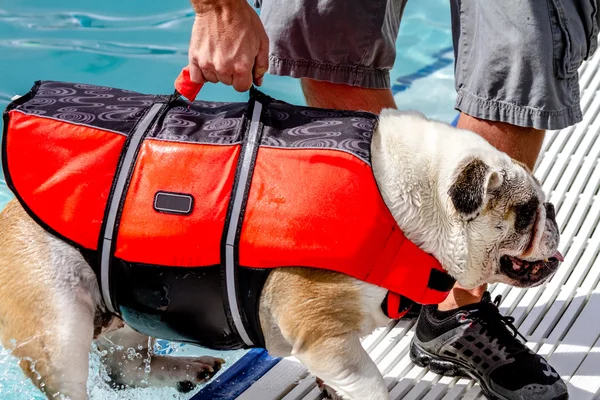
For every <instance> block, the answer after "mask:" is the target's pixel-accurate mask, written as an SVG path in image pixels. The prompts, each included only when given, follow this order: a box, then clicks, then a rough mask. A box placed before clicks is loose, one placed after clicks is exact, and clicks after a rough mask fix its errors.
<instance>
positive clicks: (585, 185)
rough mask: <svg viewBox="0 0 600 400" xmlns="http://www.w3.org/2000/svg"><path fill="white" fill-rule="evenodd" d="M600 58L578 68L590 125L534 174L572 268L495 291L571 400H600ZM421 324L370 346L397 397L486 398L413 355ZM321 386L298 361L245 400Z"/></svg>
mask: <svg viewBox="0 0 600 400" xmlns="http://www.w3.org/2000/svg"><path fill="white" fill-rule="evenodd" d="M599 70H600V51H599V52H598V53H597V54H596V55H595V56H594V57H593V58H592V59H591V60H590V61H588V62H587V63H585V64H584V65H583V66H582V67H581V70H580V74H581V75H580V86H581V92H582V93H581V94H582V101H581V105H582V109H583V112H584V118H583V121H582V122H580V123H579V124H577V125H576V126H575V127H571V128H568V129H564V130H562V131H550V132H548V133H547V136H546V140H545V142H544V146H543V148H542V154H541V156H540V160H539V162H538V165H537V168H536V172H535V174H536V176H537V177H538V178H539V179H540V180H541V181H542V182H543V184H544V190H545V192H546V193H548V194H549V197H550V201H551V202H553V203H554V205H555V206H556V210H557V221H558V223H559V226H560V227H561V232H562V236H561V245H560V250H561V252H562V253H563V255H564V256H565V262H564V263H563V265H562V266H561V267H560V268H559V270H558V272H557V273H556V275H555V276H554V277H553V278H552V280H551V281H550V282H549V283H548V284H546V285H545V286H543V287H538V288H533V289H526V290H522V289H517V288H511V287H508V286H506V285H503V284H497V285H493V286H491V287H490V291H491V292H492V298H495V297H496V296H497V295H498V294H501V295H502V304H501V307H500V311H501V312H502V313H503V314H505V315H512V316H513V317H514V318H515V326H517V327H518V328H519V331H520V332H521V333H522V334H523V335H525V337H526V338H527V339H528V345H529V346H530V348H531V349H533V350H534V351H537V352H538V353H540V354H542V355H544V356H545V357H546V358H547V359H548V360H549V361H550V364H551V365H553V366H554V367H555V368H556V369H557V370H558V372H559V373H560V374H561V375H562V377H563V378H564V379H565V380H566V381H567V382H568V384H569V393H570V398H571V399H575V400H583V399H596V398H600V285H599V281H600V260H597V257H598V251H599V249H600V229H596V226H597V225H598V220H599V219H600V195H599V193H598V192H599V188H600V162H599V161H600V137H599V135H598V132H599V131H600V116H599V115H598V114H599V112H600V73H598V71H599ZM414 324H415V321H400V322H397V323H392V324H391V325H389V326H388V327H386V328H381V329H379V330H377V331H376V332H374V333H373V334H372V335H370V336H369V337H367V338H365V339H364V341H363V345H364V347H365V348H366V349H367V351H368V352H369V354H370V355H371V357H372V358H373V359H374V360H375V361H376V362H377V365H378V366H379V369H380V370H381V372H382V373H383V375H384V377H385V380H386V382H387V384H388V387H389V391H390V398H391V399H405V400H442V399H443V400H450V399H464V400H471V399H483V398H484V397H483V396H482V394H481V390H480V388H479V385H477V384H475V383H474V381H472V380H468V379H458V378H448V377H440V376H439V375H437V374H434V373H432V372H430V371H429V370H428V369H423V368H420V367H417V366H414V365H413V364H412V363H411V361H410V359H409V356H408V348H409V343H410V340H411V338H412V336H413V334H414V330H413V327H414ZM320 398H321V394H320V392H319V390H318V389H317V388H316V384H315V380H314V378H313V377H312V376H310V375H309V374H308V372H307V370H306V369H305V368H304V366H303V365H302V364H300V363H299V362H297V361H296V360H295V359H293V358H288V359H284V360H282V361H281V362H280V363H278V364H277V365H275V366H274V367H273V368H272V369H271V370H270V371H269V372H268V373H267V374H265V375H264V376H263V377H262V378H260V379H259V380H258V381H257V382H256V383H255V384H254V385H253V386H252V387H250V388H249V389H248V390H246V391H245V392H244V393H243V394H242V395H240V396H239V397H238V400H257V399H261V400H270V399H281V400H300V399H302V400H315V399H320Z"/></svg>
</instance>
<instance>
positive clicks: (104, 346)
mask: <svg viewBox="0 0 600 400" xmlns="http://www.w3.org/2000/svg"><path fill="white" fill-rule="evenodd" d="M153 344H154V340H153V339H151V338H149V337H148V336H146V335H143V334H141V333H138V332H136V331H134V330H133V329H131V328H130V327H128V326H125V327H124V328H121V329H119V330H117V331H114V332H111V333H109V334H106V335H103V337H101V338H100V339H98V341H97V345H98V350H100V351H101V352H102V354H104V357H103V363H104V365H106V366H107V367H108V368H107V371H108V373H109V376H110V378H111V379H112V382H111V383H112V385H113V386H115V387H121V386H126V387H173V388H176V389H177V390H178V391H180V392H183V393H186V392H189V391H191V390H193V389H194V388H195V386H196V385H197V384H198V383H202V382H205V381H207V380H209V379H210V378H212V377H213V376H214V375H215V374H216V373H217V372H218V371H219V370H220V369H221V364H223V363H224V362H225V361H224V360H222V359H220V358H215V357H210V356H203V357H177V356H157V355H153V354H152V353H151V352H149V351H148V348H149V346H150V348H151V347H152V346H153Z"/></svg>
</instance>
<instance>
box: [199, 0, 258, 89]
mask: <svg viewBox="0 0 600 400" xmlns="http://www.w3.org/2000/svg"><path fill="white" fill-rule="evenodd" d="M193 3H194V8H195V10H196V19H195V20H194V26H193V28H192V38H191V41H190V49H189V54H188V55H189V57H188V58H189V70H190V78H191V80H192V81H193V82H196V83H204V82H213V83H217V82H222V83H224V84H226V85H233V87H234V88H235V90H237V91H238V92H244V91H246V90H249V89H250V87H251V86H252V83H253V82H254V84H256V85H257V86H260V85H261V84H262V80H263V76H264V74H265V73H266V72H267V68H268V66H269V38H268V37H267V33H266V32H265V29H264V27H263V25H262V23H261V21H260V18H259V17H258V15H257V13H256V12H255V11H254V9H253V8H252V7H251V6H250V5H249V4H248V2H247V1H246V0H212V1H211V0H209V1H200V0H196V1H193Z"/></svg>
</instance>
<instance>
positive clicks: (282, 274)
mask: <svg viewBox="0 0 600 400" xmlns="http://www.w3.org/2000/svg"><path fill="white" fill-rule="evenodd" d="M363 286H364V285H362V286H361V285H360V284H359V283H358V281H356V280H354V279H353V278H350V277H349V276H346V275H342V274H338V273H335V272H331V271H323V270H317V269H312V268H310V269H309V268H292V267H287V268H281V269H277V270H274V271H273V272H272V273H271V275H269V278H268V279H267V282H266V284H265V288H264V289H263V293H262V296H261V311H260V312H261V325H262V326H263V333H264V334H265V340H266V344H267V349H268V350H269V351H272V350H275V351H278V352H280V353H281V352H283V350H285V348H286V344H287V346H289V348H290V349H291V355H293V356H295V357H296V358H298V359H299V360H300V361H301V362H302V363H303V364H304V365H305V366H306V367H307V368H308V370H309V371H310V372H311V374H313V375H314V376H317V377H319V378H320V379H321V380H323V381H324V382H325V384H326V385H328V386H330V387H331V388H333V389H334V390H335V391H336V392H337V393H338V394H339V395H341V396H342V398H344V399H346V400H363V399H369V400H387V399H388V397H389V396H388V391H387V385H386V384H385V381H384V380H383V376H382V375H381V373H380V372H379V370H378V369H377V366H376V365H375V363H374V362H373V360H372V359H371V358H370V357H369V355H368V354H367V352H366V351H365V349H364V348H363V347H362V345H361V343H360V339H359V338H360V335H362V334H364V333H365V332H370V331H372V324H373V323H372V322H371V321H370V320H369V318H368V316H369V315H370V311H369V307H367V306H365V302H364V301H361V298H362V296H363V292H364V291H363V289H362V288H363ZM380 292H381V290H377V296H380V297H381V299H377V300H371V301H370V303H372V304H371V308H379V304H381V300H382V299H383V297H384V295H385V289H383V291H382V293H380ZM377 296H374V297H377ZM380 313H381V312H380ZM275 326H276V327H277V329H274V327H275ZM284 341H285V342H284ZM281 355H283V354H281Z"/></svg>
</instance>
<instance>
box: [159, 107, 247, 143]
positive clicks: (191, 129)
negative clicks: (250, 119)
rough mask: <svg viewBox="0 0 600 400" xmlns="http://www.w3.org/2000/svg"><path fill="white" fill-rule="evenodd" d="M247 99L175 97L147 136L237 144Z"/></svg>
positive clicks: (241, 129) (241, 130)
mask: <svg viewBox="0 0 600 400" xmlns="http://www.w3.org/2000/svg"><path fill="white" fill-rule="evenodd" d="M247 109H248V104H247V103H216V102H208V101H194V102H193V103H188V102H185V101H183V100H178V101H177V102H175V103H174V105H173V107H171V108H169V110H168V111H167V113H166V114H165V116H164V119H163V120H162V123H161V124H159V125H157V126H155V127H154V128H153V129H152V131H151V132H149V133H148V137H151V138H154V139H161V140H169V141H176V142H194V143H205V144H225V145H231V144H237V143H240V142H241V141H242V132H243V126H242V125H243V123H244V120H245V114H246V111H247Z"/></svg>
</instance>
